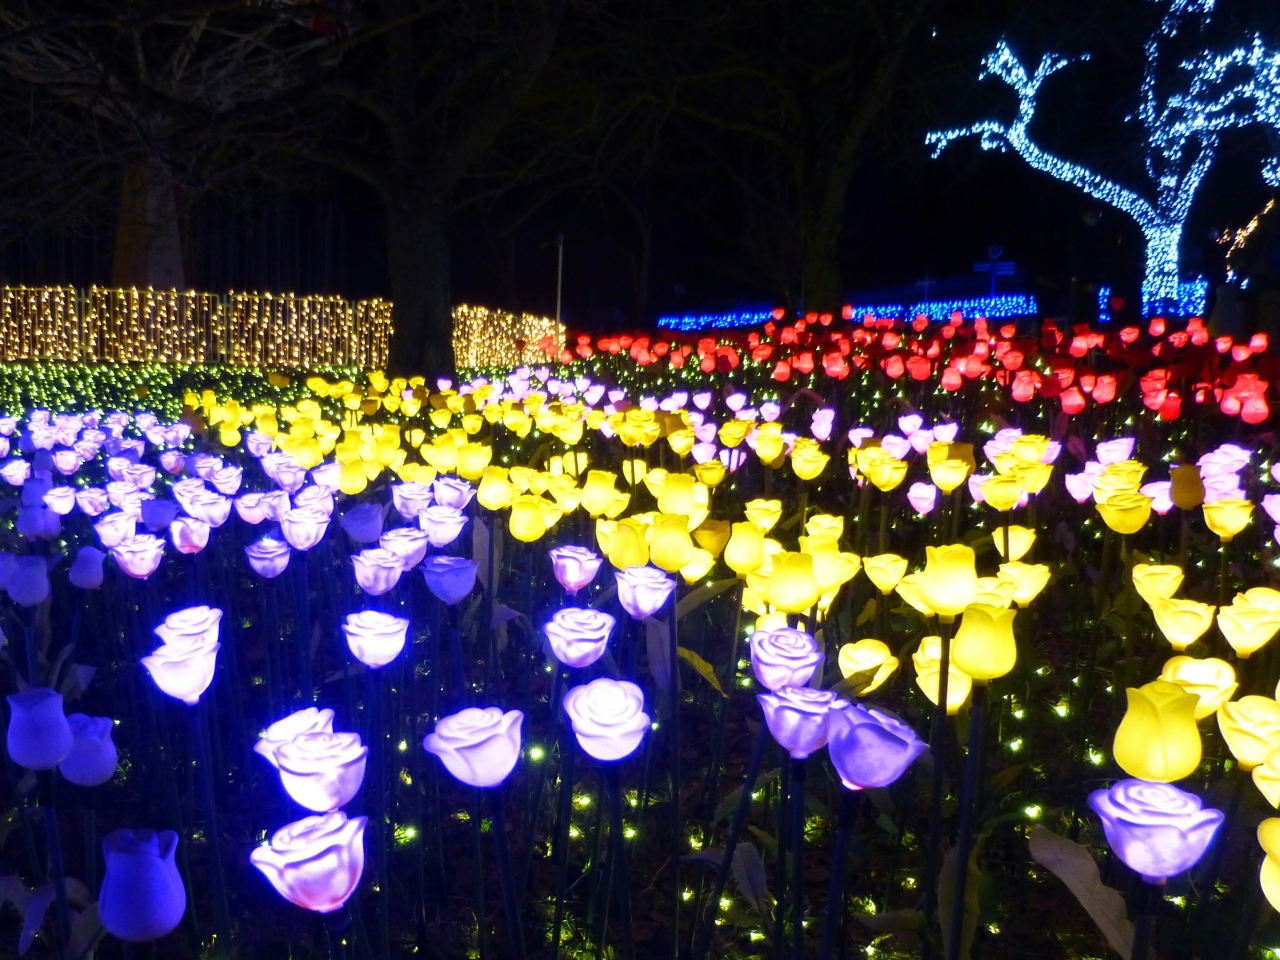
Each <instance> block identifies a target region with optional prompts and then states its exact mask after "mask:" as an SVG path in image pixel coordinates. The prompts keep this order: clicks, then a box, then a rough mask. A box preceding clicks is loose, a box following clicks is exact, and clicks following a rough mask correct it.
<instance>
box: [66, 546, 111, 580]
mask: <svg viewBox="0 0 1280 960" xmlns="http://www.w3.org/2000/svg"><path fill="white" fill-rule="evenodd" d="M105 557H106V554H105V553H103V552H102V551H101V550H99V549H98V548H97V547H90V546H83V547H81V548H80V549H79V550H78V551H77V552H76V558H75V560H74V561H72V563H71V569H69V570H68V571H67V579H68V580H70V581H71V585H72V586H73V587H79V588H80V589H81V590H97V589H98V588H99V587H100V586H102V561H103V559H104V558H105Z"/></svg>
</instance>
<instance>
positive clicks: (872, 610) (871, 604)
mask: <svg viewBox="0 0 1280 960" xmlns="http://www.w3.org/2000/svg"><path fill="white" fill-rule="evenodd" d="M875 615H876V598H875V597H872V598H871V599H870V600H868V601H867V603H866V606H864V607H863V608H862V612H861V613H860V614H858V622H857V623H856V624H855V626H859V627H860V626H862V625H863V624H864V623H870V622H871V618H872V617H874V616H875Z"/></svg>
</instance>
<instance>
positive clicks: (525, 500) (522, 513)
mask: <svg viewBox="0 0 1280 960" xmlns="http://www.w3.org/2000/svg"><path fill="white" fill-rule="evenodd" d="M507 529H508V530H510V531H511V536H513V537H515V538H516V539H517V540H519V541H520V542H521V543H533V542H534V541H535V540H538V539H541V537H542V535H543V534H545V533H546V532H547V520H546V515H545V514H544V513H543V511H542V497H540V496H535V495H534V494H529V493H526V494H521V495H520V496H518V497H514V498H512V501H511V515H510V517H509V518H508V519H507Z"/></svg>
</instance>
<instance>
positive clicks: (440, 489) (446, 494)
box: [431, 477, 476, 510]
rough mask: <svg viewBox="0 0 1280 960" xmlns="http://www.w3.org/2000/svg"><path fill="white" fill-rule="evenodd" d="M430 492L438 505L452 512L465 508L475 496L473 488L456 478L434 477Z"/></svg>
mask: <svg viewBox="0 0 1280 960" xmlns="http://www.w3.org/2000/svg"><path fill="white" fill-rule="evenodd" d="M431 492H432V495H433V496H434V498H435V502H436V503H437V504H438V505H440V506H442V507H452V508H453V509H454V510H462V509H463V508H465V507H466V505H467V504H468V503H470V502H471V498H472V497H474V496H475V495H476V490H475V487H473V486H471V484H469V483H467V481H465V480H459V479H458V478H457V477H436V479H435V481H434V482H433V483H432V484H431Z"/></svg>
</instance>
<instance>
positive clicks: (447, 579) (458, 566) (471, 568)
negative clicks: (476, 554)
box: [421, 556, 477, 606]
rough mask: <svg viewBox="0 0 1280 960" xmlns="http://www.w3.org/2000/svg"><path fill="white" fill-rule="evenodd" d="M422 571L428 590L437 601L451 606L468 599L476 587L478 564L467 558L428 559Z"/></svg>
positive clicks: (441, 557)
mask: <svg viewBox="0 0 1280 960" xmlns="http://www.w3.org/2000/svg"><path fill="white" fill-rule="evenodd" d="M421 569H422V576H423V578H424V579H425V580H426V581H427V589H428V590H430V591H431V593H432V595H433V596H434V597H435V598H436V599H437V600H439V601H440V602H441V603H446V604H448V605H449V606H453V605H455V604H457V603H460V602H461V601H462V600H464V599H465V598H466V597H468V596H469V595H470V594H471V591H472V590H473V589H474V588H475V585H476V570H477V564H476V562H475V561H474V560H468V559H466V558H465V557H448V556H437V557H428V558H427V559H426V560H425V561H424V562H423V564H422V567H421Z"/></svg>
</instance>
